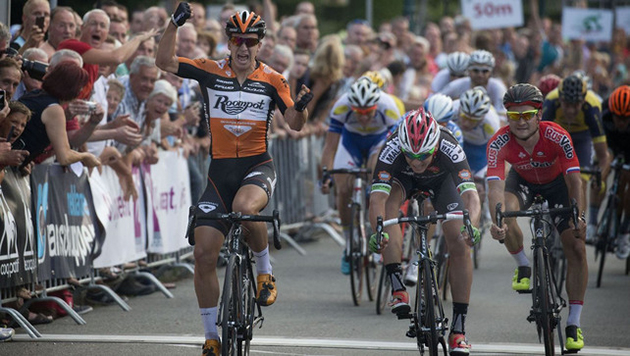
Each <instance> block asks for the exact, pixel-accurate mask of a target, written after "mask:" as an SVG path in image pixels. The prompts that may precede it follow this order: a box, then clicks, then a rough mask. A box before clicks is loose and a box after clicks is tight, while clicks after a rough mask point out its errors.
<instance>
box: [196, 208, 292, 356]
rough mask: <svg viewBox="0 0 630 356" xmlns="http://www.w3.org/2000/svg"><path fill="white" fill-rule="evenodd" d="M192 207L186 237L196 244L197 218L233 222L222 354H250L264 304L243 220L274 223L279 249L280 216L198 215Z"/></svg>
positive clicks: (223, 303)
mask: <svg viewBox="0 0 630 356" xmlns="http://www.w3.org/2000/svg"><path fill="white" fill-rule="evenodd" d="M195 210H196V208H195V207H194V206H193V207H191V208H190V210H189V214H190V215H189V222H188V229H187V233H186V237H187V238H188V240H189V242H191V244H194V228H195V226H196V222H197V220H200V221H209V220H221V221H225V222H228V223H230V224H231V225H232V227H231V228H230V231H229V233H228V234H227V236H226V238H225V241H224V245H225V246H226V249H227V250H226V256H225V257H226V258H227V260H228V265H227V268H226V270H225V278H224V281H223V289H222V295H221V300H220V302H219V313H218V317H217V325H220V326H221V331H222V340H223V343H222V345H221V347H222V350H221V354H222V355H239V356H240V355H248V354H249V345H250V341H251V339H252V336H253V329H254V327H255V326H256V325H258V326H259V327H262V324H263V321H264V317H263V315H262V309H261V306H260V305H259V304H258V302H257V301H256V294H257V290H256V288H257V286H256V280H255V279H254V272H253V268H252V264H253V254H252V252H251V250H250V249H249V248H248V247H247V245H246V244H245V242H244V240H243V227H242V222H243V221H257V222H271V223H272V224H273V240H274V246H275V247H276V249H280V248H281V247H282V246H281V243H280V239H279V232H280V215H279V213H278V211H277V210H274V212H273V216H262V215H242V214H241V213H237V212H233V213H228V214H217V213H208V214H200V216H197V215H196V214H195Z"/></svg>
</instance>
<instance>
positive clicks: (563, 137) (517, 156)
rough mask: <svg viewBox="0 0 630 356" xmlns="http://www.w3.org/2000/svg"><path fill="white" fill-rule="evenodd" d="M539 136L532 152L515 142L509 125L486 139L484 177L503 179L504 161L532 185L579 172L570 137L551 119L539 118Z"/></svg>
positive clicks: (578, 164)
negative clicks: (486, 173)
mask: <svg viewBox="0 0 630 356" xmlns="http://www.w3.org/2000/svg"><path fill="white" fill-rule="evenodd" d="M538 134H539V135H540V139H539V140H538V142H537V143H536V146H534V150H533V151H532V153H531V154H530V153H528V152H527V151H526V150H525V148H523V146H521V145H520V144H519V143H518V142H516V138H515V137H514V135H512V133H511V132H510V127H509V126H504V127H502V128H501V129H500V130H499V131H498V132H497V133H496V134H495V135H494V136H492V138H491V139H490V142H488V147H487V150H486V155H487V157H488V175H487V176H488V180H504V179H505V163H506V162H507V163H509V164H511V165H512V168H513V169H514V170H515V171H516V173H518V175H519V176H521V177H522V178H523V179H525V180H526V181H528V182H530V183H532V184H547V183H549V182H551V181H553V180H554V179H556V178H557V177H558V175H560V174H565V175H566V174H568V173H571V172H578V173H579V172H580V163H579V162H578V159H577V155H576V154H575V150H574V149H573V142H572V141H571V136H569V133H568V132H566V130H564V129H563V128H562V127H560V125H558V124H556V123H555V122H549V121H541V122H540V126H539V129H538Z"/></svg>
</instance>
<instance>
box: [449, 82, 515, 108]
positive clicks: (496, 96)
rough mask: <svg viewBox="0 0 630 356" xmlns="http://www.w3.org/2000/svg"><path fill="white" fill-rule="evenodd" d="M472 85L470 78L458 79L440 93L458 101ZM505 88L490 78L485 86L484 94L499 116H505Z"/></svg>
mask: <svg viewBox="0 0 630 356" xmlns="http://www.w3.org/2000/svg"><path fill="white" fill-rule="evenodd" d="M471 86H472V83H471V82H470V77H463V78H459V79H455V80H453V81H452V82H450V83H448V84H447V85H446V86H445V87H444V88H442V90H440V93H442V94H444V95H446V96H450V97H451V98H452V99H453V100H456V99H459V97H460V95H462V94H464V92H465V91H466V90H469V89H472V87H471ZM506 91H507V88H506V87H505V84H503V81H502V80H501V79H497V78H490V79H489V80H488V85H486V92H487V93H488V96H489V97H490V102H491V103H492V106H494V107H495V109H496V112H497V113H498V114H499V115H502V116H505V107H503V96H504V95H505V92H506Z"/></svg>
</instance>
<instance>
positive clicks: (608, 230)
mask: <svg viewBox="0 0 630 356" xmlns="http://www.w3.org/2000/svg"><path fill="white" fill-rule="evenodd" d="M615 205H616V201H615V199H612V198H611V200H610V201H609V203H608V205H607V206H606V212H605V214H604V217H603V219H602V221H601V224H602V225H603V226H601V234H599V236H598V237H597V243H596V244H595V252H596V254H597V256H598V257H599V269H598V270H597V288H599V287H601V285H602V276H603V275H604V264H605V263H606V255H607V254H608V250H609V249H610V243H611V241H610V240H611V238H613V237H614V236H616V232H617V231H616V230H617V229H616V226H615V222H616V219H617V209H616V206H615ZM599 228H600V227H598V229H597V230H598V231H597V232H598V233H599V232H600V229H599Z"/></svg>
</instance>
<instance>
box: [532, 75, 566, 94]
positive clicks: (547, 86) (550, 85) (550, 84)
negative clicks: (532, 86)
mask: <svg viewBox="0 0 630 356" xmlns="http://www.w3.org/2000/svg"><path fill="white" fill-rule="evenodd" d="M560 81H562V78H560V77H559V76H557V75H555V74H547V75H545V76H544V77H542V78H540V80H539V81H538V89H540V91H541V92H542V95H543V97H545V96H547V94H549V92H550V91H552V90H554V89H556V88H557V87H558V84H560Z"/></svg>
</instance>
